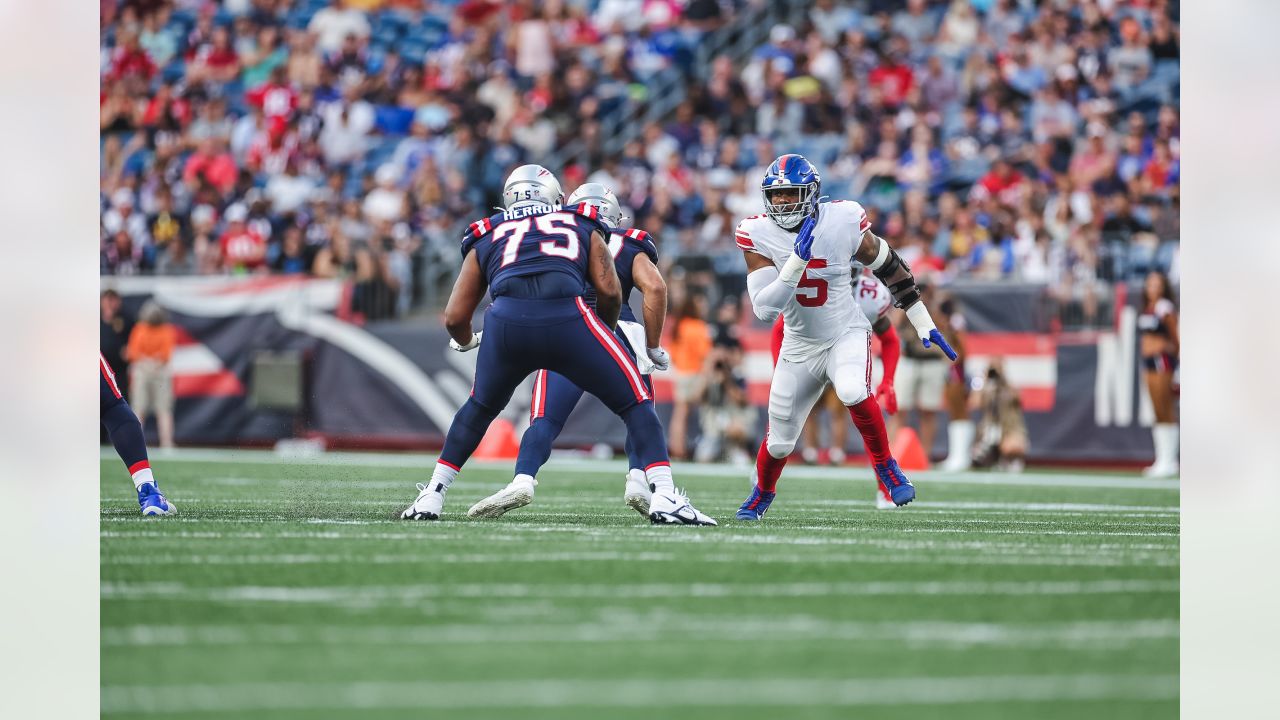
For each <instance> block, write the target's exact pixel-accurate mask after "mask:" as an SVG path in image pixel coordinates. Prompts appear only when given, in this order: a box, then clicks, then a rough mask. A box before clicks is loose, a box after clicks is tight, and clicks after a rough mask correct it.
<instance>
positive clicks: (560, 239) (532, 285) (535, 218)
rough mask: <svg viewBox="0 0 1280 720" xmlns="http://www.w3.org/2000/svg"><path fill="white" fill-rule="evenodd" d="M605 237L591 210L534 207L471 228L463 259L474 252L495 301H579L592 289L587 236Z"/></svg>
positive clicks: (606, 231)
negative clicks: (519, 299) (589, 275)
mask: <svg viewBox="0 0 1280 720" xmlns="http://www.w3.org/2000/svg"><path fill="white" fill-rule="evenodd" d="M594 231H598V232H600V234H601V235H604V236H605V237H609V229H608V227H606V226H605V225H604V224H603V223H601V222H600V220H599V213H598V212H597V211H596V209H595V208H593V207H590V206H586V205H580V206H578V207H577V208H564V207H561V206H559V205H554V206H549V205H533V206H529V207H523V208H516V209H514V210H507V211H506V212H501V213H497V214H495V215H492V216H490V217H487V218H485V219H483V220H479V221H477V222H474V223H471V225H470V227H468V228H467V231H466V233H464V234H463V238H462V256H463V257H464V258H465V257H466V256H467V254H468V253H470V252H471V251H472V250H473V249H474V250H475V251H476V260H478V261H479V262H480V271H481V272H482V273H484V277H485V280H486V281H487V282H488V284H489V294H490V295H492V296H493V297H494V298H498V297H502V296H504V295H507V296H511V297H520V298H537V299H553V298H567V297H578V296H580V295H582V294H583V293H585V292H586V290H587V288H588V287H590V283H589V282H588V280H587V259H588V258H589V257H590V255H591V233H592V232H594Z"/></svg>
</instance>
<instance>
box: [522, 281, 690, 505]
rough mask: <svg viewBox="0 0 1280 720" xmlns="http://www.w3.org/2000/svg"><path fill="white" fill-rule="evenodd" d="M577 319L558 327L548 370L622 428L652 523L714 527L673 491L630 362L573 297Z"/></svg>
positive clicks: (656, 429)
mask: <svg viewBox="0 0 1280 720" xmlns="http://www.w3.org/2000/svg"><path fill="white" fill-rule="evenodd" d="M577 304H578V310H579V314H580V318H579V321H578V322H576V323H570V324H566V325H564V326H563V327H560V328H558V340H559V341H558V342H557V343H556V347H557V348H559V350H560V352H559V355H558V357H556V358H555V361H554V363H550V364H548V366H547V367H548V369H551V370H555V371H557V372H559V373H561V374H563V375H564V376H565V377H567V378H569V380H570V381H572V382H573V383H574V384H575V385H577V386H578V387H580V388H582V389H583V390H585V391H587V392H589V393H591V394H592V395H595V396H596V397H598V398H600V401H601V402H603V403H604V404H605V407H608V408H609V409H610V410H612V411H613V412H614V413H615V414H617V416H618V417H619V418H621V419H622V422H623V423H624V424H625V425H626V426H627V435H628V436H629V437H630V438H631V442H632V445H633V447H634V452H635V462H636V463H637V464H640V465H641V466H642V468H643V469H644V473H645V479H646V480H647V481H648V483H649V488H650V490H652V492H653V498H652V500H651V502H650V507H649V519H650V520H652V521H653V522H655V523H679V524H694V525H714V524H715V520H712V519H711V518H709V517H707V516H706V515H704V514H702V513H701V512H698V510H697V509H695V508H694V507H693V506H692V505H691V504H689V502H688V499H687V498H685V497H684V495H683V494H682V493H680V492H679V491H677V490H676V488H675V482H674V479H673V477H672V475H671V460H670V456H669V455H668V454H667V442H666V439H665V438H664V437H663V431H662V423H661V422H660V421H659V420H658V414H657V412H655V410H654V407H653V395H652V393H651V392H650V390H649V389H648V388H647V387H646V386H645V383H644V379H643V376H642V375H641V374H640V370H639V369H638V368H637V367H636V364H635V361H634V360H632V358H631V356H630V355H629V354H628V353H627V351H626V350H625V349H624V348H623V346H622V343H621V342H619V341H618V338H617V336H616V335H615V334H614V333H613V332H611V331H610V330H609V329H608V328H607V327H606V326H605V324H604V322H603V321H601V320H600V318H599V317H598V316H597V315H596V314H595V311H594V310H592V309H591V308H590V307H588V306H587V304H586V303H585V302H583V301H582V300H581V298H579V299H578V303H577Z"/></svg>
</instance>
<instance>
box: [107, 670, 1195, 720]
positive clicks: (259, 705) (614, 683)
mask: <svg viewBox="0 0 1280 720" xmlns="http://www.w3.org/2000/svg"><path fill="white" fill-rule="evenodd" d="M655 697H661V698H662V704H663V705H664V706H665V707H712V706H714V707H723V706H736V707H762V706H763V707H791V706H809V707H821V706H879V705H951V704H957V703H993V702H1059V701H1072V700H1076V701H1081V700H1166V701H1167V700H1175V699H1176V698H1177V697H1178V676H1177V675H1121V674H1114V675H1004V676H983V675H974V676H968V677H949V678H947V677H887V678H886V677H876V678H865V679H839V680H826V679H813V678H779V677H770V678H737V679H727V678H725V679H696V680H670V679H663V680H637V679H622V678H618V679H608V680H553V679H539V680H528V679H518V680H517V679H489V680H485V681H456V682H449V681H416V682H415V681H405V682H355V683H336V682H280V683H229V684H225V685H171V686H165V685H159V684H156V683H148V684H146V685H131V686H130V685H107V686H104V687H103V688H102V692H101V700H102V712H103V714H118V713H172V712H174V711H175V710H176V709H181V710H183V711H186V712H224V713H229V712H238V713H251V712H265V711H272V710H325V711H330V712H332V711H334V710H353V711H354V710H374V709H403V710H412V711H421V710H422V709H423V707H430V708H432V709H436V708H524V707H567V706H574V707H580V706H591V707H605V708H608V707H637V708H638V707H649V708H651V707H652V706H653V703H654V698H655ZM424 699H425V700H424ZM424 703H426V705H424Z"/></svg>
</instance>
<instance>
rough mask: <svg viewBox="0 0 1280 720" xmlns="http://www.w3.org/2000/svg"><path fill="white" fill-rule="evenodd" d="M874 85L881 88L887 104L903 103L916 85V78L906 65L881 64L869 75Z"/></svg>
mask: <svg viewBox="0 0 1280 720" xmlns="http://www.w3.org/2000/svg"><path fill="white" fill-rule="evenodd" d="M867 81H868V82H869V83H870V84H871V86H872V87H877V88H879V89H880V95H881V97H883V98H884V102H885V104H886V105H893V106H897V105H901V104H902V101H903V100H906V99H907V93H908V92H911V88H912V87H913V86H914V85H915V82H916V78H915V75H914V74H913V73H912V72H911V68H909V67H907V66H906V65H879V66H877V67H876V68H874V69H873V70H872V71H871V73H870V74H868V75H867Z"/></svg>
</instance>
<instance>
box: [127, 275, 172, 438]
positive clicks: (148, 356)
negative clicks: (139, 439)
mask: <svg viewBox="0 0 1280 720" xmlns="http://www.w3.org/2000/svg"><path fill="white" fill-rule="evenodd" d="M174 344H175V331H174V328H173V325H170V324H169V315H168V313H166V312H165V310H164V308H162V307H160V305H159V304H158V303H156V301H154V300H148V301H147V302H146V303H144V304H143V306H142V311H141V312H140V313H138V324H137V325H134V326H133V332H132V333H130V334H129V345H128V347H127V349H126V351H125V352H126V355H127V356H128V358H129V363H130V365H129V373H130V375H131V380H130V383H129V384H130V387H131V388H132V389H133V394H132V395H131V396H130V397H129V403H130V405H131V406H132V407H133V411H134V413H136V414H137V416H138V422H140V423H142V426H143V427H144V428H145V427H146V426H147V416H148V415H150V414H151V413H152V412H154V413H155V416H156V431H157V432H158V433H159V435H160V447H162V448H171V447H173V374H172V372H170V369H169V360H170V359H172V357H173V346H174Z"/></svg>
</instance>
